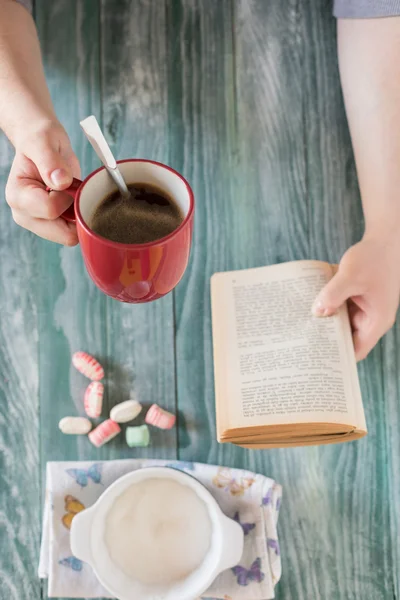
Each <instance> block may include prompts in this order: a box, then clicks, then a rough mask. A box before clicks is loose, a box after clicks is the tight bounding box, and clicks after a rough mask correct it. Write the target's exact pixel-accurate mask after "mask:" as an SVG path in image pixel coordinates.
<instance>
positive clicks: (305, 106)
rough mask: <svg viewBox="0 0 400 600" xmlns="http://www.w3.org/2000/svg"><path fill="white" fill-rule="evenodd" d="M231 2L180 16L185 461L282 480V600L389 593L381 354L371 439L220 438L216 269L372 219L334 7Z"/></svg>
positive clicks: (307, 245) (276, 255)
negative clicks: (245, 445)
mask: <svg viewBox="0 0 400 600" xmlns="http://www.w3.org/2000/svg"><path fill="white" fill-rule="evenodd" d="M234 7H235V10H234V13H233V16H234V22H233V23H232V22H231V13H230V10H229V4H228V3H222V2H220V3H218V5H215V3H213V4H212V5H211V3H210V4H207V3H204V2H201V3H200V2H194V1H192V2H184V3H182V2H181V3H174V4H173V5H172V6H171V11H170V24H169V31H170V32H172V34H171V36H170V37H171V40H173V41H172V42H171V44H172V54H171V73H172V75H171V77H172V79H173V83H174V88H170V95H171V94H172V101H171V105H172V106H173V107H174V111H173V112H172V111H171V128H172V129H173V131H174V132H176V134H177V135H179V136H180V138H181V139H182V140H183V145H182V147H181V148H179V147H178V148H176V150H175V154H174V158H175V162H174V163H173V164H174V166H176V167H177V168H178V169H179V168H180V169H181V170H182V171H183V172H184V174H185V175H187V177H188V179H189V181H191V182H192V184H193V186H194V189H195V193H196V195H197V198H198V200H199V201H198V206H197V221H196V238H195V240H196V243H195V248H194V252H193V256H192V262H191V266H190V269H189V271H188V273H187V276H186V278H185V280H184V282H183V283H182V284H181V285H180V286H179V288H178V290H177V292H176V313H175V315H176V317H175V318H176V323H177V373H178V406H179V409H180V410H181V411H182V412H183V414H184V416H185V420H186V421H187V423H186V425H185V423H184V422H183V423H181V428H180V456H181V457H183V458H185V459H187V460H190V459H194V458H196V459H200V460H203V461H205V462H216V463H219V464H221V463H223V464H228V465H231V466H243V467H247V468H250V469H254V470H257V471H260V472H262V473H266V474H269V475H271V476H273V477H275V478H276V479H277V480H278V481H280V482H281V483H283V485H284V490H285V497H284V504H283V509H282V515H281V521H280V536H281V542H282V552H283V578H282V581H281V583H280V584H279V586H278V588H277V598H299V599H306V598H316V599H321V600H322V599H324V600H325V599H329V598H332V599H335V600H336V599H338V598H346V599H347V598H360V597H374V598H391V597H392V595H391V594H392V592H391V590H392V585H393V571H392V559H391V556H390V545H389V536H387V537H386V539H385V540H382V530H383V531H388V530H389V529H388V527H389V510H388V507H387V506H385V502H384V499H385V497H387V493H388V481H387V474H386V471H385V457H386V444H385V428H386V420H385V414H384V409H383V402H382V378H381V371H380V355H379V349H378V350H376V351H375V354H374V355H373V356H372V357H371V358H370V359H369V360H368V362H367V363H365V365H364V366H363V367H361V369H360V375H361V379H362V387H363V393H364V396H365V399H366V402H365V403H366V412H367V418H368V421H369V428H370V434H369V437H368V438H367V439H366V440H364V441H362V442H357V443H354V444H348V445H343V446H338V447H331V448H328V447H321V448H306V449H293V450H274V451H268V452H257V451H245V450H241V449H237V448H234V447H232V446H222V447H218V446H217V444H216V442H215V425H214V422H215V421H214V401H213V397H214V393H213V380H212V360H211V356H212V354H211V335H210V309H209V296H208V294H209V287H208V282H209V277H210V275H211V274H212V273H213V272H214V271H216V270H220V269H229V268H243V267H247V266H258V265H262V264H269V263H275V262H280V261H284V260H292V259H299V258H321V259H326V258H328V259H330V260H338V259H339V258H340V255H341V253H342V252H343V250H344V249H345V248H346V247H347V246H348V245H349V244H350V243H351V242H352V241H353V240H355V239H357V238H358V236H359V234H360V225H361V213H360V202H359V197H358V194H357V185H356V180H355V170H354V164H353V160H352V154H351V148H350V143H349V136H348V132H347V126H346V123H345V117H344V112H343V105H342V101H341V95H340V87H339V78H338V72H337V64H336V50H335V30H334V28H335V23H334V20H333V19H332V18H331V17H330V14H329V12H327V9H326V5H325V4H324V3H323V2H322V1H321V2H317V3H312V2H304V3H297V2H295V1H292V2H286V3H279V2H268V3H266V2H263V1H262V0H238V1H236V2H235V3H234ZM232 25H233V30H234V32H235V38H234V42H233V43H232V40H231V39H230V35H229V32H230V31H231V29H232ZM234 50H235V52H236V54H235V60H232V52H233V51H234ZM233 77H235V78H236V87H235V88H234V87H233ZM179 96H180V97H181V106H180V109H178V106H177V104H176V102H177V98H178V97H179ZM235 97H236V99H237V113H236V114H233V109H232V105H233V104H232V103H234V101H235ZM178 132H179V133H178ZM377 405H379V406H377ZM370 472H371V473H372V474H373V475H372V478H370V477H369V473H370ZM371 479H372V481H371ZM343 574H345V575H343ZM376 575H377V576H376Z"/></svg>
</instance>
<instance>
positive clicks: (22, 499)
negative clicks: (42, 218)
mask: <svg viewBox="0 0 400 600" xmlns="http://www.w3.org/2000/svg"><path fill="white" fill-rule="evenodd" d="M13 157H14V152H13V150H12V149H11V146H10V145H9V144H8V143H7V142H6V140H5V138H4V137H3V136H2V135H1V134H0V189H1V202H0V250H1V269H0V289H1V293H0V312H1V319H0V348H1V351H0V373H1V377H0V479H1V485H0V507H1V508H0V539H1V541H2V544H1V545H2V552H1V557H0V597H1V598H9V599H10V600H20V599H21V598H39V597H40V582H39V580H38V578H37V575H36V569H37V557H38V552H39V539H40V523H39V522H38V518H37V516H38V514H39V510H40V497H39V496H40V494H39V424H38V376H37V364H38V347H37V314H38V307H37V302H36V282H37V280H38V279H37V278H38V265H37V239H36V238H35V236H34V235H32V234H30V233H28V232H27V231H24V230H22V229H20V228H19V227H17V225H15V223H14V222H13V220H12V217H11V211H10V209H9V207H8V206H7V204H6V202H5V199H4V189H5V185H6V181H7V179H8V173H9V170H10V166H11V162H12V160H13Z"/></svg>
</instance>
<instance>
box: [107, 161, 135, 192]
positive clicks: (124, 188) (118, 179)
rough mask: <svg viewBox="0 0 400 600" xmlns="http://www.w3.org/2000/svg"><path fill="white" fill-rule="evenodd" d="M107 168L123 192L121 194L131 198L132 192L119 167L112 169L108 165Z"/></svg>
mask: <svg viewBox="0 0 400 600" xmlns="http://www.w3.org/2000/svg"><path fill="white" fill-rule="evenodd" d="M106 169H107V171H108V173H109V174H110V176H111V177H112V179H113V180H114V183H115V185H116V186H117V188H118V189H119V191H120V192H121V195H122V196H123V197H124V198H129V196H130V192H129V190H128V187H127V185H126V183H125V180H124V178H123V177H122V175H121V171H120V170H119V169H118V167H115V169H112V168H111V167H106Z"/></svg>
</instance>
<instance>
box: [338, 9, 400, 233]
mask: <svg viewBox="0 0 400 600" xmlns="http://www.w3.org/2000/svg"><path fill="white" fill-rule="evenodd" d="M338 48H339V64H340V74H341V80H342V87H343V93H344V98H345V104H346V112H347V117H348V121H349V126H350V132H351V137H352V142H353V148H354V154H355V158H356V164H357V172H358V179H359V184H360V190H361V196H362V202H363V208H364V216H365V230H366V234H367V235H368V234H370V233H371V234H373V235H375V234H378V235H390V234H391V233H393V234H394V235H396V234H397V236H398V237H399V239H400V17H393V18H387V19H365V20H353V19H349V20H339V21H338Z"/></svg>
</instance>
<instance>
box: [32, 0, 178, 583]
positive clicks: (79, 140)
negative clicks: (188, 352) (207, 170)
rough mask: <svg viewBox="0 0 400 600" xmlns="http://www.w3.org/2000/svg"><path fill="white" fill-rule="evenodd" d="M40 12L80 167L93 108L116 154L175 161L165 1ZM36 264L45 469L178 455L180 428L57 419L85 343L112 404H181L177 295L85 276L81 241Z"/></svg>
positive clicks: (61, 0)
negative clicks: (110, 289) (143, 430)
mask: <svg viewBox="0 0 400 600" xmlns="http://www.w3.org/2000/svg"><path fill="white" fill-rule="evenodd" d="M37 22H38V27H39V32H40V35H41V38H42V42H43V53H44V61H45V65H46V74H47V78H48V81H49V85H50V89H51V93H52V97H53V100H54V102H55V105H56V108H57V111H58V114H60V115H61V117H62V122H63V124H64V125H65V126H66V128H67V130H68V132H69V134H70V137H71V140H72V143H73V146H74V148H75V150H76V152H77V155H78V157H79V159H80V161H81V166H82V171H83V175H86V174H87V173H88V172H90V171H91V170H93V169H94V168H96V167H97V166H98V160H97V158H96V157H95V156H94V153H93V152H92V151H91V150H90V149H89V146H88V144H87V143H86V142H85V140H84V137H83V134H82V133H81V131H80V128H79V120H80V119H82V118H83V117H85V116H87V115H88V114H91V113H93V114H96V115H97V116H98V118H99V120H100V121H103V124H104V129H105V132H106V136H107V137H108V139H110V141H111V142H112V146H113V148H114V150H115V152H116V154H117V156H118V157H128V156H139V155H140V156H143V157H146V156H150V157H152V158H155V159H158V160H167V156H168V155H167V152H168V143H167V136H166V133H165V131H166V125H167V117H168V114H167V108H166V102H165V99H166V90H167V81H166V69H165V67H164V65H165V55H166V52H165V44H166V31H165V12H164V11H163V5H162V6H160V3H159V4H158V6H157V9H155V7H154V5H153V4H152V3H148V2H118V3H114V2H102V3H98V2H96V1H95V0H94V1H92V0H85V1H84V2H77V1H74V2H70V1H67V0H58V1H57V3H54V4H53V5H52V6H51V7H50V6H49V5H48V4H47V3H45V2H43V1H39V3H38V7H37ZM50 23H51V24H50ZM115 65H118V68H116V66H115ZM103 115H104V120H103V118H102V117H103ZM163 123H165V126H164V125H163ZM40 268H41V277H42V281H43V284H42V292H41V294H40V302H41V310H40V356H41V439H42V472H43V471H44V466H45V462H46V461H47V460H60V459H63V460H66V459H69V460H72V459H85V460H90V459H93V460H94V459H96V460H99V459H112V458H123V457H132V456H133V455H134V456H135V457H138V456H157V457H171V458H174V457H175V456H176V433H175V432H174V431H172V432H161V431H160V432H153V438H152V445H151V447H150V448H149V449H143V450H135V453H134V454H133V451H132V450H130V449H129V448H128V447H127V446H126V444H125V442H124V439H123V436H120V437H119V438H117V439H116V440H114V441H113V442H112V443H110V444H108V445H107V446H105V447H104V448H102V449H100V450H96V449H95V448H93V447H92V446H91V444H90V443H89V441H88V440H87V439H86V438H79V439H77V440H76V439H73V438H68V437H63V436H62V435H61V434H60V432H59V431H58V430H57V423H58V420H59V419H60V418H61V417H62V416H65V415H67V414H78V413H79V414H82V413H83V406H82V396H83V392H84V389H85V387H86V385H87V383H88V382H87V381H85V380H84V378H83V377H81V376H80V375H79V374H78V373H76V372H75V371H74V369H73V368H71V366H70V357H71V353H72V352H73V351H75V350H77V349H84V350H87V351H89V352H91V353H93V354H94V355H96V356H98V357H99V359H100V360H101V361H102V363H103V364H104V367H105V370H106V382H105V383H106V397H105V404H104V410H103V413H104V414H105V415H107V414H108V411H109V409H110V407H111V406H112V405H114V404H115V403H117V402H118V401H121V400H124V399H127V398H129V396H131V395H132V393H133V392H135V393H137V395H138V398H139V399H140V400H141V401H143V402H144V404H146V405H148V404H150V403H151V402H159V403H160V404H162V405H163V406H165V407H166V408H167V409H169V410H172V411H175V385H174V377H175V367H174V352H173V348H174V343H173V312H172V296H171V297H170V298H166V299H165V300H162V301H159V302H157V303H154V304H153V305H149V306H130V305H122V304H120V303H118V302H116V301H114V300H111V299H108V298H106V297H105V296H104V295H103V294H101V292H99V291H98V290H97V289H96V288H95V286H94V284H92V282H91V281H90V279H89V277H88V276H87V274H86V272H85V269H84V267H83V263H82V259H81V256H80V251H79V249H74V250H71V249H60V248H58V247H56V246H53V245H51V244H47V243H45V242H43V243H41V254H40ZM55 357H56V358H55ZM44 588H46V586H45V585H44ZM46 593H47V592H46V589H44V590H43V594H46Z"/></svg>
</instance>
